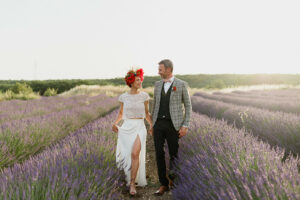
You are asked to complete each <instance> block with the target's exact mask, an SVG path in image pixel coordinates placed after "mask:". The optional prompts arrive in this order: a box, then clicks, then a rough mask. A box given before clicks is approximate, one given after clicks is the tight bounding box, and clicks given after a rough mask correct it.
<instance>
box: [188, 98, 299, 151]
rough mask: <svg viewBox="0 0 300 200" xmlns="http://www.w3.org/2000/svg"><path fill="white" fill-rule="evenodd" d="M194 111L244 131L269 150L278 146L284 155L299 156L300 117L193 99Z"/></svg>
mask: <svg viewBox="0 0 300 200" xmlns="http://www.w3.org/2000/svg"><path fill="white" fill-rule="evenodd" d="M192 105H193V111H195V112H198V113H201V114H205V115H208V116H209V117H214V118H218V119H225V120H226V121H228V122H229V123H231V124H234V125H235V126H236V127H238V128H245V129H246V130H247V131H248V132H251V133H253V134H254V135H255V136H258V137H259V138H260V139H262V140H263V141H265V142H268V143H269V144H271V145H272V146H276V145H278V146H280V147H282V148H284V149H285V150H286V151H287V153H289V152H292V153H294V154H299V153H300V142H299V141H300V123H299V122H300V117H299V116H297V115H294V114H289V113H283V112H271V111H268V110H265V109H259V108H253V107H247V106H237V105H233V104H229V103H224V102H220V101H215V100H209V99H204V98H202V97H199V96H197V97H196V96H194V97H192Z"/></svg>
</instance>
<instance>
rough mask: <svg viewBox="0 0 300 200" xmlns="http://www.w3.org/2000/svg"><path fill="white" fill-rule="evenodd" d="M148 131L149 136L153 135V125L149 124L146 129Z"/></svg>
mask: <svg viewBox="0 0 300 200" xmlns="http://www.w3.org/2000/svg"><path fill="white" fill-rule="evenodd" d="M148 133H149V134H150V135H151V136H153V127H152V126H150V128H149V130H148Z"/></svg>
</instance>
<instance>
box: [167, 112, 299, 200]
mask: <svg viewBox="0 0 300 200" xmlns="http://www.w3.org/2000/svg"><path fill="white" fill-rule="evenodd" d="M190 127H191V129H190V131H189V133H188V135H187V136H185V137H183V138H182V139H180V148H179V155H178V160H177V163H178V168H177V169H176V172H177V174H178V178H177V179H176V181H175V188H174V190H172V196H173V198H174V199H189V200H198V199H211V200H214V199H216V200H232V199H237V200H239V199H243V200H248V199H249V200H250V199H251V200H252V199H272V200H273V199H274V200H275V199H281V200H283V199H286V200H293V199H300V176H299V173H298V168H297V164H299V159H298V158H294V157H289V158H288V159H286V161H285V162H284V163H282V162H281V158H282V156H283V154H284V152H283V151H282V150H280V149H279V148H276V149H271V148H270V146H269V145H268V144H266V143H263V142H261V141H258V140H257V139H256V138H254V137H253V136H251V135H249V134H246V132H245V131H244V130H239V129H236V128H234V127H232V126H230V125H227V123H226V122H225V121H220V120H214V119H209V118H208V117H206V116H202V115H199V114H195V113H193V115H192V121H191V125H190Z"/></svg>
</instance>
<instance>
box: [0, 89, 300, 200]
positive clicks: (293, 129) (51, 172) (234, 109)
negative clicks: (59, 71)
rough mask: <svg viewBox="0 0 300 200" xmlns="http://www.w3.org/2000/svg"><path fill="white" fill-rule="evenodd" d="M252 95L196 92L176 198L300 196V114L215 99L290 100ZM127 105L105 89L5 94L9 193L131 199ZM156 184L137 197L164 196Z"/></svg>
mask: <svg viewBox="0 0 300 200" xmlns="http://www.w3.org/2000/svg"><path fill="white" fill-rule="evenodd" d="M240 93H241V94H240ZM245 93H246V92H233V93H229V94H228V93H226V94H225V93H224V94H223V93H222V94H221V93H216V94H213V95H209V94H202V93H201V95H199V94H200V93H195V95H194V96H192V105H193V114H192V120H191V125H190V130H189V133H188V135H187V136H185V137H183V138H182V139H180V148H179V157H178V159H177V163H178V168H177V169H176V171H177V174H178V178H177V179H176V181H175V188H174V189H173V190H172V191H171V197H172V199H192V200H193V199H195V200H198V199H212V200H221V199H225V200H226V199H228V200H231V199H238V200H239V199H241V200H242V199H246V200H248V199H249V200H252V199H274V200H275V199H287V200H288V199H300V170H299V169H300V168H299V167H300V160H299V152H300V116H298V115H297V114H296V113H291V112H288V111H284V110H280V111H274V110H273V111H272V110H270V109H268V108H264V107H258V106H255V105H250V104H245V105H244V104H238V103H234V102H233V101H231V102H225V101H222V100H221V99H212V98H210V97H211V96H214V97H215V96H222V97H230V98H236V99H238V100H241V99H246V100H247V101H248V100H250V99H255V97H254V95H257V96H259V97H257V99H259V100H260V101H264V102H267V101H268V99H272V98H274V99H275V98H277V100H278V102H287V101H288V97H287V94H288V93H287V92H283V91H281V93H280V92H279V91H274V93H272V92H271V91H268V92H266V94H262V93H263V92H259V94H258V93H255V92H252V91H251V92H249V93H247V94H245ZM290 94H292V93H290ZM299 94H300V93H299ZM205 95H207V96H205ZM264 95H265V96H268V98H266V99H264V98H262V97H261V96H264ZM272 95H273V96H272ZM295 98H297V97H296V95H294V96H293V97H291V101H290V102H296V100H295ZM281 100H282V101H281ZM150 105H151V104H150ZM118 106H119V104H118V102H117V97H108V96H106V95H104V94H102V95H101V94H100V95H97V96H94V97H89V96H86V95H79V96H77V95H74V96H70V97H59V96H56V97H48V98H42V99H40V100H30V101H20V100H12V101H3V102H0V107H1V112H0V116H2V117H1V120H0V169H1V172H0V200H2V199H3V200H4V199H15V200H19V199H34V200H35V199H36V200H40V199H55V200H62V199H84V200H85V199H95V200H96V199H128V198H127V196H126V195H125V196H124V194H123V193H122V188H123V186H124V183H123V180H124V174H123V173H122V171H120V170H117V167H116V163H115V156H116V155H115V150H116V149H115V147H116V139H117V134H115V133H113V132H112V131H111V124H112V123H113V121H114V120H115V118H116V116H117V113H118V109H117V108H118ZM6 108H7V109H6ZM148 137H150V136H148ZM150 139H151V138H150ZM147 148H153V147H147ZM289 153H291V154H289ZM152 158H153V157H152ZM153 159H155V158H153ZM148 167H149V168H148ZM148 167H147V165H146V171H148V172H147V173H148V175H149V173H150V174H151V175H152V174H155V175H156V169H155V168H151V169H150V166H148ZM151 177H152V176H151ZM156 187H157V186H156V185H154V186H153V185H152V186H151V185H149V186H147V187H146V189H144V190H140V191H143V192H144V194H141V195H140V196H139V197H138V199H155V197H154V196H153V195H151V194H150V193H149V192H147V188H148V189H149V190H150V189H153V188H156ZM163 198H164V197H162V199H163Z"/></svg>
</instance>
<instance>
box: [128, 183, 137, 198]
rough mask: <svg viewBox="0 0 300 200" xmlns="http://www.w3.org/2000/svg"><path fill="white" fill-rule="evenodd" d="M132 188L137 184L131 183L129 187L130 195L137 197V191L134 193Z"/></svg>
mask: <svg viewBox="0 0 300 200" xmlns="http://www.w3.org/2000/svg"><path fill="white" fill-rule="evenodd" d="M131 186H135V183H130V185H129V194H130V195H131V196H134V195H136V193H137V192H136V189H135V188H134V191H132V190H131Z"/></svg>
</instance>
